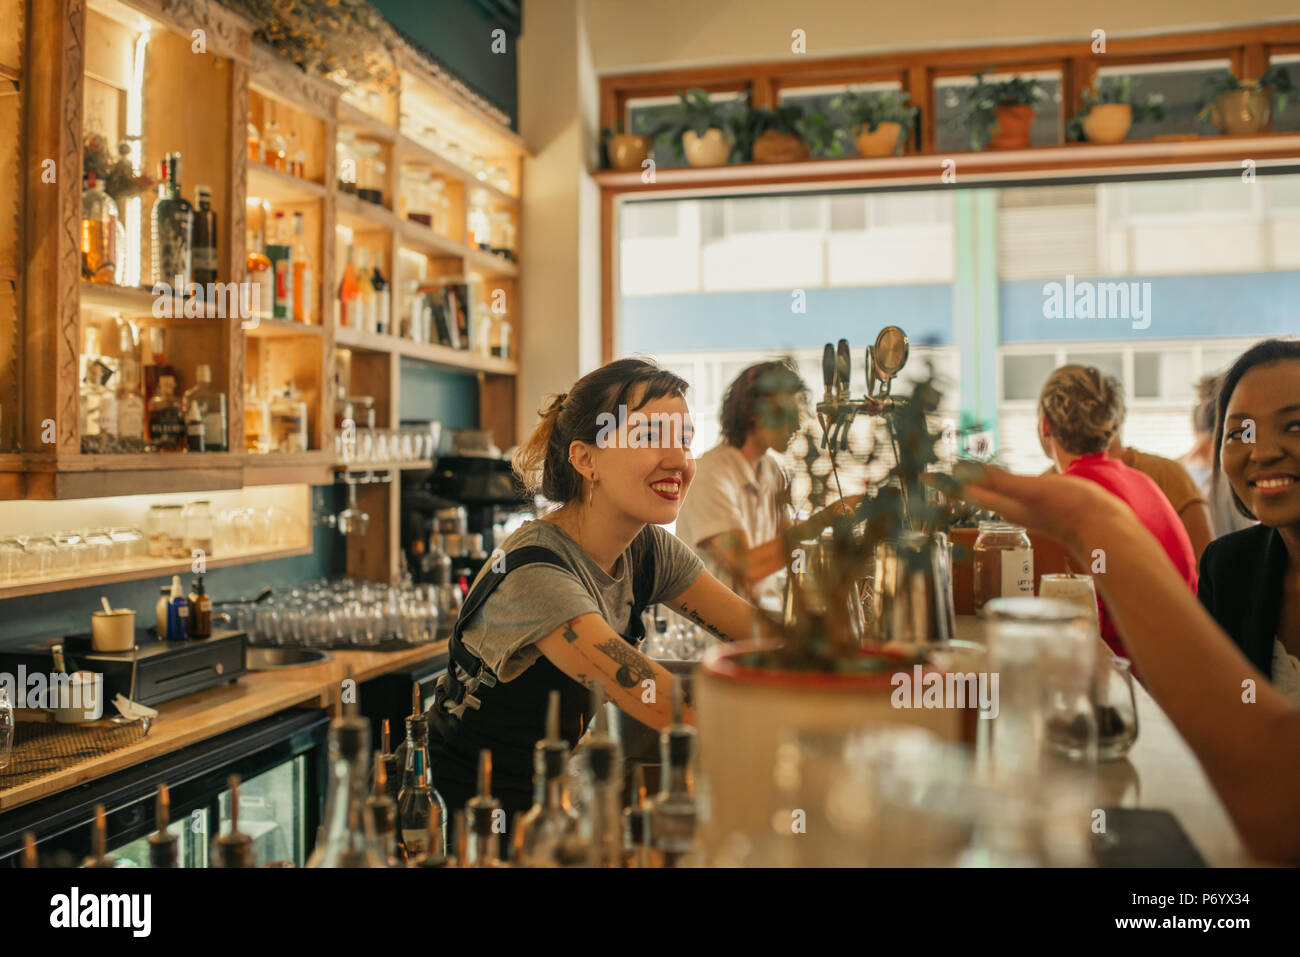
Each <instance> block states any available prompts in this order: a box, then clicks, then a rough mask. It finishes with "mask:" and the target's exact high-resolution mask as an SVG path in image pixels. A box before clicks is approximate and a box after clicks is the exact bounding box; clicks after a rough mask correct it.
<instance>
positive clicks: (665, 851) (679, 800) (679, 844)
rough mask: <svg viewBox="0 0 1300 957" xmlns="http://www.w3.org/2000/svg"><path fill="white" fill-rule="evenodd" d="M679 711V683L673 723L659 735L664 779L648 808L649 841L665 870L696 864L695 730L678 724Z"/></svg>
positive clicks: (680, 685)
mask: <svg viewBox="0 0 1300 957" xmlns="http://www.w3.org/2000/svg"><path fill="white" fill-rule="evenodd" d="M682 710H683V701H682V683H681V681H674V682H673V723H672V724H670V725H669V726H668V727H666V728H664V729H663V731H661V732H659V755H660V760H661V762H662V764H663V768H664V774H665V777H664V779H663V782H662V785H661V787H660V789H659V793H658V794H657V795H656V796H655V799H654V803H653V805H652V806H651V808H650V835H651V842H652V844H653V847H654V850H655V852H656V853H657V854H658V855H661V856H662V860H663V865H664V866H665V867H694V866H698V864H699V863H700V861H699V845H698V843H697V841H696V824H697V820H698V816H699V811H698V806H697V802H696V799H695V780H694V774H693V768H692V762H693V760H694V757H695V729H694V728H692V727H691V726H690V725H688V724H683V723H682Z"/></svg>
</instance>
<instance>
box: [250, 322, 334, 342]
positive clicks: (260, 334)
mask: <svg viewBox="0 0 1300 957" xmlns="http://www.w3.org/2000/svg"><path fill="white" fill-rule="evenodd" d="M243 331H244V332H245V333H246V334H247V335H250V336H253V337H254V338H257V339H283V338H289V337H292V336H323V335H324V334H325V329H324V327H323V326H317V325H314V324H312V323H310V322H295V321H294V320H292V319H267V318H265V317H259V318H258V320H257V325H256V326H253V327H252V328H249V329H244V330H243Z"/></svg>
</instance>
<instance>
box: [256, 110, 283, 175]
mask: <svg viewBox="0 0 1300 957" xmlns="http://www.w3.org/2000/svg"><path fill="white" fill-rule="evenodd" d="M288 150H289V146H288V144H287V143H286V142H285V139H284V134H283V133H281V132H280V124H279V123H276V122H274V121H273V120H267V121H266V124H265V126H264V127H263V130H262V156H263V160H262V161H263V162H264V163H266V165H267V166H270V167H273V168H275V169H278V170H281V171H282V172H287V171H288V170H287V169H286V166H287V164H288V160H287V157H286V154H287V153H288Z"/></svg>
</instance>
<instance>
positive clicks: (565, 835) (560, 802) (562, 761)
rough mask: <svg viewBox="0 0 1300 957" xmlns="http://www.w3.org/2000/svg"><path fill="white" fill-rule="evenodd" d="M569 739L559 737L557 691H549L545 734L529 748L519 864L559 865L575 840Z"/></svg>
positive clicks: (518, 841) (517, 848)
mask: <svg viewBox="0 0 1300 957" xmlns="http://www.w3.org/2000/svg"><path fill="white" fill-rule="evenodd" d="M568 762H569V742H567V741H566V740H565V739H564V738H562V737H560V693H559V692H558V691H552V692H551V694H550V698H549V701H548V707H547V709H546V737H545V738H543V739H542V740H540V741H538V742H537V746H536V748H535V749H534V751H533V806H532V807H530V808H529V809H528V810H527V811H526V812H525V813H524V816H523V817H522V818H521V819H520V821H519V826H518V827H517V828H516V829H515V862H516V863H517V864H518V865H519V866H520V867H562V866H564V865H565V864H566V863H569V861H567V859H566V855H567V854H568V851H569V849H570V848H572V847H573V846H574V845H575V843H576V842H577V841H578V840H579V838H578V819H577V817H576V816H575V815H574V813H573V811H572V810H571V809H570V807H569V801H568V793H567V788H566V785H565V774H566V771H567V769H568Z"/></svg>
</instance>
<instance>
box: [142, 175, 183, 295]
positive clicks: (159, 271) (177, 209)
mask: <svg viewBox="0 0 1300 957" xmlns="http://www.w3.org/2000/svg"><path fill="white" fill-rule="evenodd" d="M159 174H160V175H159V179H160V180H161V182H160V183H159V186H158V200H157V201H156V202H155V203H154V204H153V220H152V232H151V236H152V242H151V243H150V248H151V250H152V254H153V281H154V282H155V283H166V284H168V285H170V286H172V288H173V290H175V287H176V285H179V286H180V287H181V288H180V290H179V291H177V293H176V294H177V295H180V296H184V295H185V292H186V291H187V290H188V289H189V286H190V281H191V279H192V278H193V275H194V274H193V268H192V267H193V260H192V257H191V253H192V250H193V239H194V210H193V208H192V207H191V206H190V203H189V200H187V199H186V198H185V197H184V196H182V195H181V154H180V153H168V154H167V155H166V157H164V158H163V161H162V163H161V164H160V166H159ZM178 277H179V282H177V278H178Z"/></svg>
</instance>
